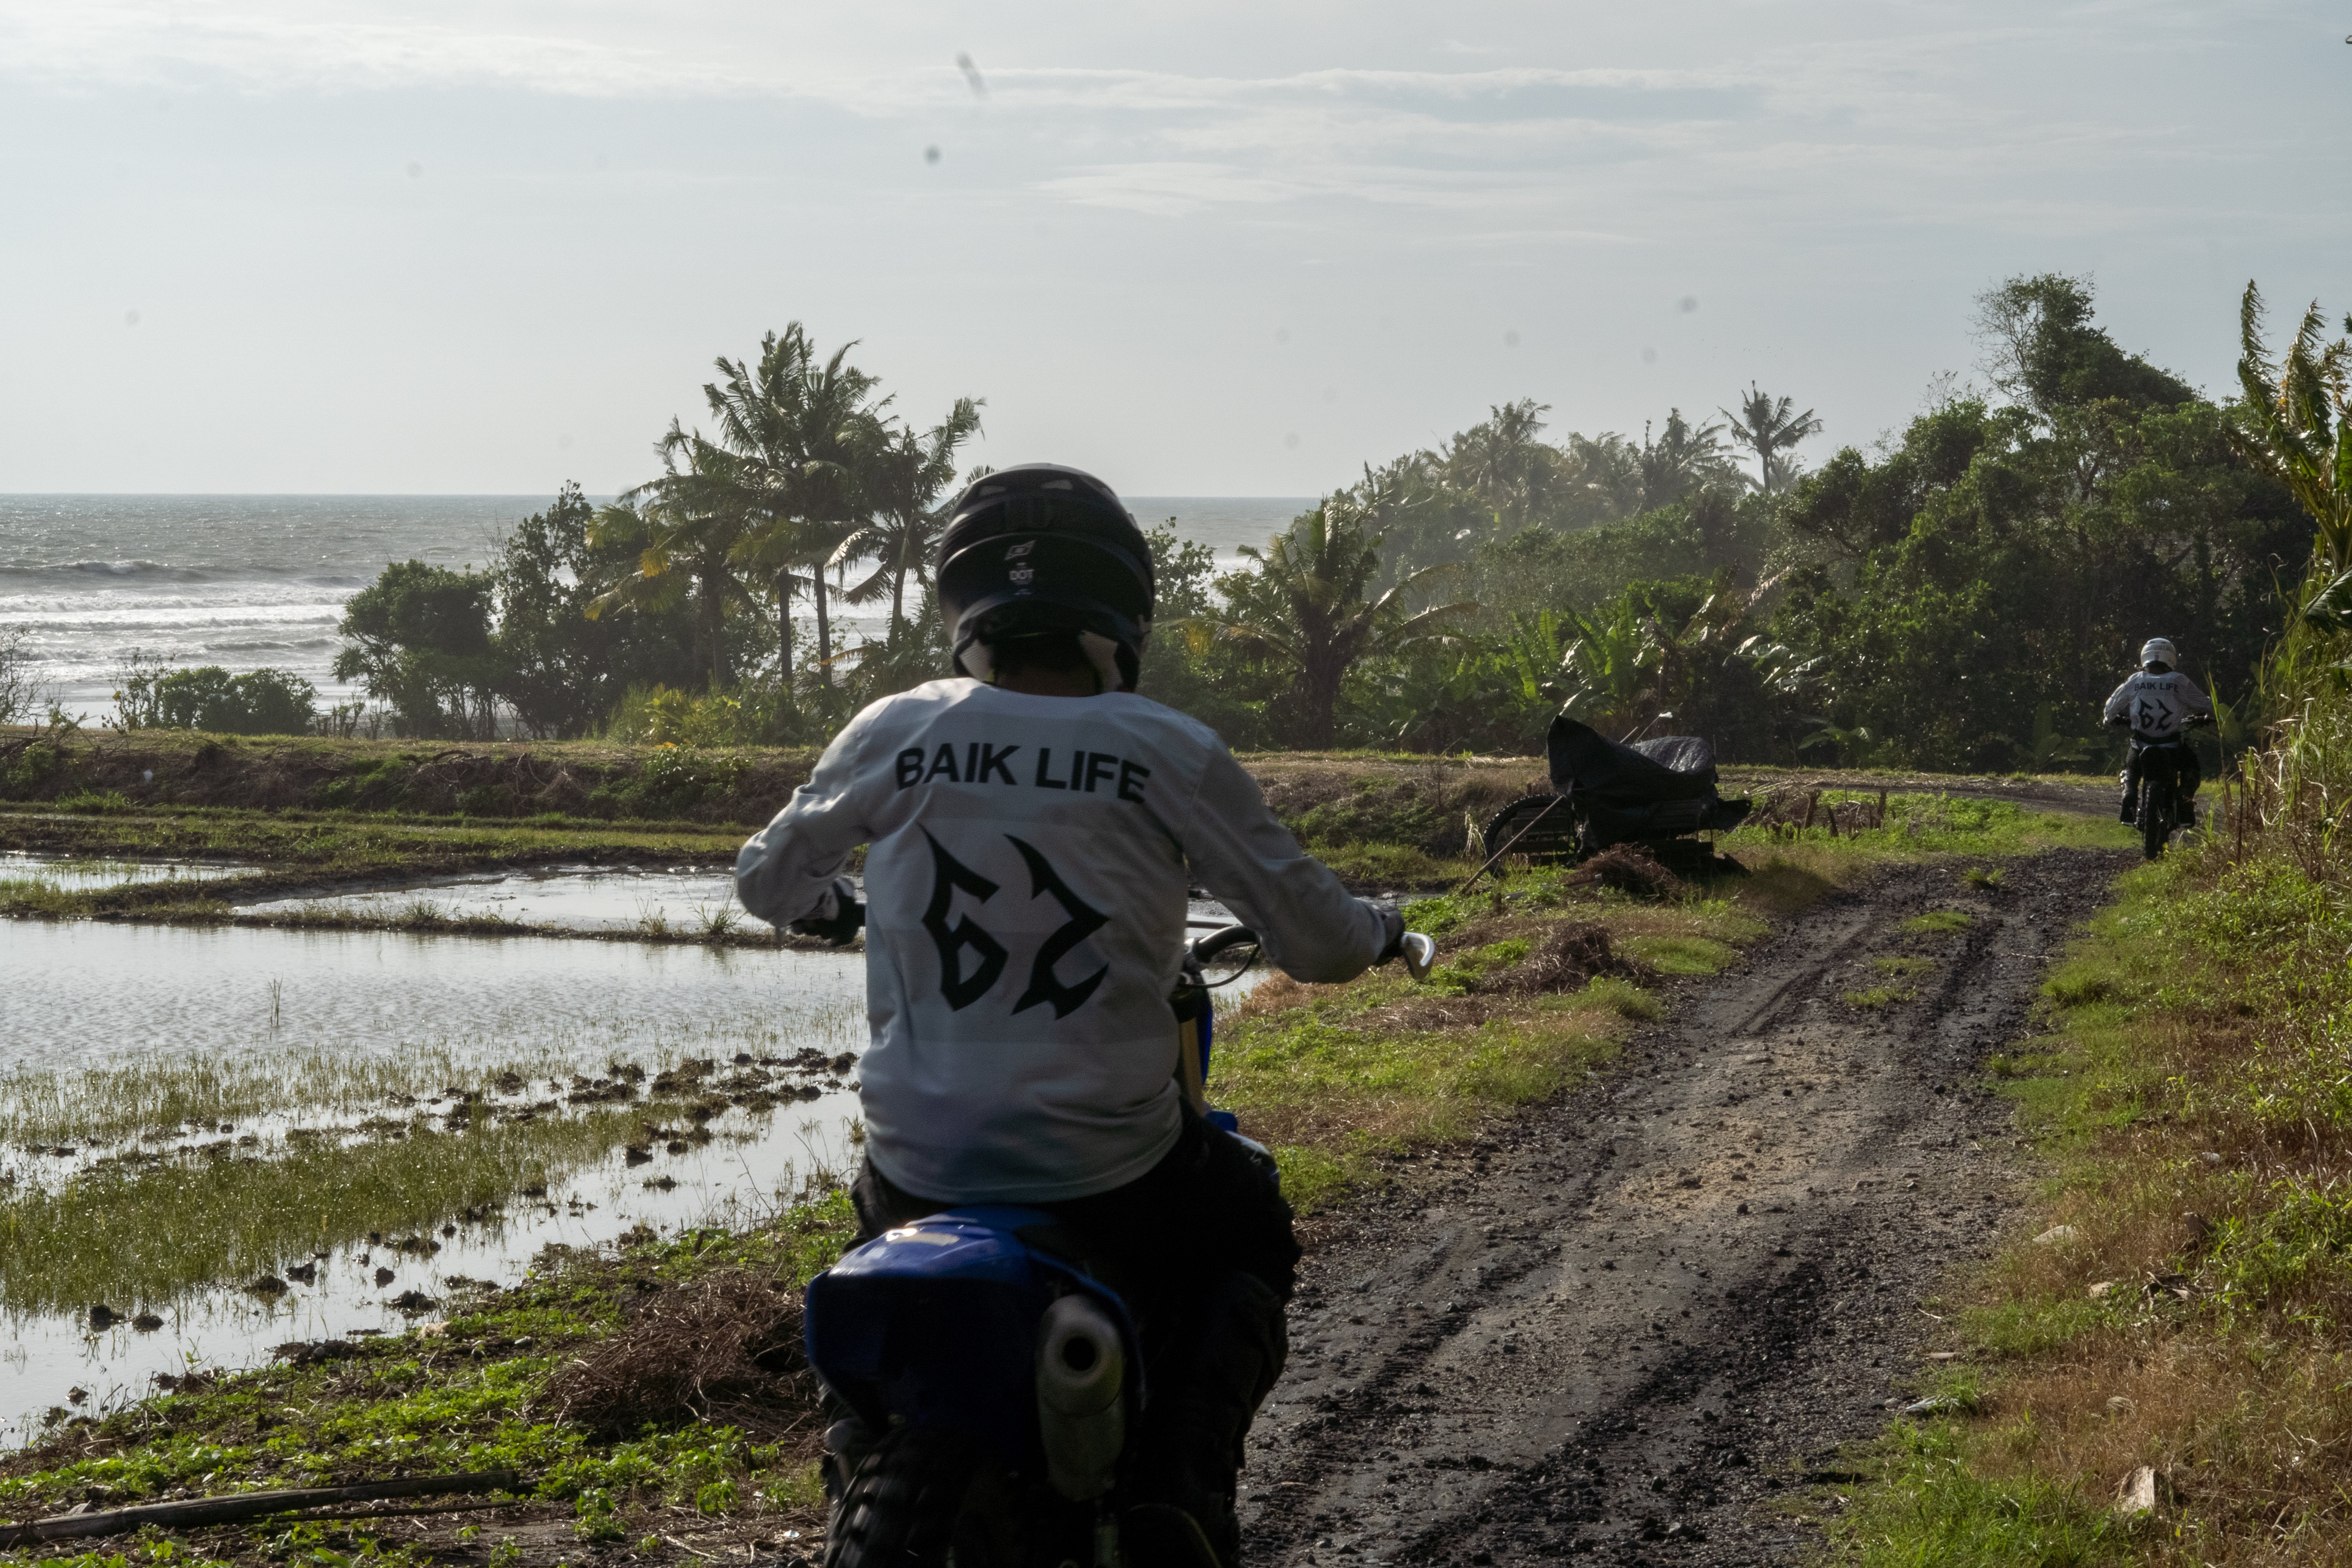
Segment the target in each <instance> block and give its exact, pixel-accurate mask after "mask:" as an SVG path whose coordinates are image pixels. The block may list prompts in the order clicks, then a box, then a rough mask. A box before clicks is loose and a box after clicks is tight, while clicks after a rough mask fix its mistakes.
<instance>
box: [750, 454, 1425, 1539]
mask: <svg viewBox="0 0 2352 1568" xmlns="http://www.w3.org/2000/svg"><path fill="white" fill-rule="evenodd" d="M936 581H937V584H938V593H939V602H940V612H941V615H942V616H943V618H944V619H945V621H946V623H947V626H948V629H949V632H950V638H951V641H952V643H953V647H954V663H955V674H954V675H953V676H952V677H950V678H948V679H940V680H934V681H931V682H929V684H927V685H923V686H919V687H917V688H915V689H913V690H910V691H904V692H900V693H898V695H896V696H893V697H887V698H884V699H883V700H880V701H878V702H876V703H874V704H873V705H872V706H870V707H868V708H866V710H864V711H863V712H861V713H859V714H858V715H857V716H856V718H855V719H853V720H852V721H850V722H849V725H848V727H847V728H845V729H844V730H843V731H842V732H841V733H840V734H839V735H837V736H836V737H835V739H834V741H833V743H832V744H831V745H829V746H828V747H826V748H825V752H824V757H823V758H822V760H820V761H819V762H818V763H817V765H816V768H815V771H814V773H812V774H811V776H810V778H809V781H808V783H806V784H803V785H802V786H801V787H800V788H799V789H798V790H796V791H794V792H793V797H792V800H791V801H790V803H789V804H787V805H785V807H784V809H783V810H782V812H780V813H778V814H777V816H776V817H775V819H774V820H773V821H772V822H771V823H770V824H769V825H768V826H766V827H765V828H764V829H762V830H761V832H760V833H758V834H757V835H755V836H754V837H752V838H751V840H750V841H749V842H748V843H746V844H745V845H744V846H743V849H742V852H741V854H740V856H739V857H738V858H737V860H736V869H735V875H736V885H737V888H738V889H739V891H740V896H741V898H742V901H743V905H744V907H745V908H746V909H748V910H751V912H752V913H753V914H755V915H758V916H760V917H761V919H763V920H766V921H771V922H772V923H776V924H780V925H789V926H790V927H791V928H792V929H793V930H794V931H802V932H806V933H813V934H816V935H819V936H823V937H826V938H828V939H830V940H833V941H835V942H846V941H848V940H849V939H850V937H851V936H852V935H853V934H854V933H855V932H856V930H857V929H858V927H859V925H860V924H861V923H862V924H863V925H864V928H865V931H866V995H867V1012H868V1016H869V1021H870V1027H871V1037H872V1045H871V1047H870V1048H869V1049H868V1050H867V1052H866V1056H865V1058H863V1060H862V1062H861V1064H860V1069H859V1070H860V1076H861V1079H862V1085H861V1098H862V1106H863V1110H864V1115H865V1121H866V1156H865V1161H864V1164H863V1168H862V1169H861V1170H860V1172H859V1173H858V1175H857V1178H856V1183H855V1185H854V1186H853V1188H852V1194H851V1195H852V1198H853V1200H854V1202H855V1204H856V1210H857V1216H858V1226H859V1239H860V1240H865V1239H868V1238H870V1237H875V1236H878V1235H880V1234H881V1233H882V1232H883V1231H884V1230H886V1229H889V1228H891V1227H893V1226H903V1225H908V1224H910V1223H912V1222H913V1221H914V1220H916V1219H919V1218H920V1217H921V1216H923V1215H929V1214H934V1213H937V1212H939V1211H940V1210H941V1209H945V1208H951V1207H954V1206H956V1205H961V1204H976V1203H992V1204H1020V1205H1033V1206H1035V1207H1039V1208H1043V1209H1046V1210H1048V1211H1050V1212H1052V1213H1053V1214H1055V1215H1056V1217H1057V1218H1058V1219H1059V1220H1060V1221H1061V1222H1062V1223H1063V1224H1064V1225H1065V1226H1066V1228H1067V1231H1068V1232H1069V1234H1070V1236H1071V1237H1072V1238H1073V1239H1074V1241H1075V1243H1076V1247H1077V1249H1078V1251H1079V1252H1080V1253H1081V1254H1082V1256H1084V1257H1085V1258H1086V1259H1087V1261H1088V1263H1089V1264H1090V1266H1092V1267H1094V1268H1096V1269H1097V1272H1098V1273H1100V1274H1101V1275H1102V1276H1103V1277H1104V1278H1105V1279H1107V1280H1108V1282H1110V1283H1112V1284H1113V1285H1114V1286H1115V1288H1117V1289H1120V1290H1121V1291H1122V1292H1123V1293H1125V1294H1126V1295H1127V1297H1128V1299H1129V1302H1130V1304H1131V1305H1133V1306H1135V1307H1136V1308H1137V1309H1138V1314H1139V1318H1140V1320H1141V1323H1142V1332H1143V1336H1144V1346H1143V1349H1144V1357H1145V1363H1146V1367H1147V1373H1148V1378H1149V1386H1150V1389H1151V1390H1152V1395H1151V1402H1150V1407H1149V1408H1148V1409H1147V1410H1146V1412H1145V1417H1144V1421H1143V1424H1142V1430H1141V1431H1140V1432H1139V1434H1138V1438H1137V1441H1136V1443H1135V1444H1134V1445H1133V1446H1132V1447H1131V1450H1130V1453H1131V1459H1130V1464H1129V1477H1130V1495H1135V1496H1140V1497H1143V1498H1145V1499H1147V1500H1150V1501H1151V1502H1152V1503H1154V1504H1155V1505H1157V1506H1156V1507H1155V1508H1154V1510H1153V1512H1154V1516H1155V1517H1154V1519H1153V1520H1152V1521H1150V1523H1151V1525H1152V1526H1153V1527H1154V1528H1155V1529H1157V1530H1158V1531H1160V1532H1162V1533H1164V1532H1165V1531H1174V1532H1175V1533H1176V1534H1177V1535H1178V1536H1179V1537H1181V1541H1180V1542H1179V1543H1178V1545H1177V1547H1176V1549H1175V1550H1176V1555H1175V1558H1174V1560H1176V1561H1184V1560H1186V1559H1187V1558H1188V1557H1189V1558H1190V1560H1192V1561H1196V1562H1198V1561H1202V1560H1204V1555H1205V1553H1206V1552H1211V1551H1213V1552H1214V1555H1215V1558H1216V1559H1217V1560H1219V1561H1221V1562H1222V1563H1226V1564H1231V1563H1234V1561H1235V1559H1236V1556H1237V1553H1238V1551H1239V1546H1240V1529H1239V1526H1238V1524H1237V1523H1236V1521H1235V1519H1234V1477H1235V1474H1236V1472H1237V1471H1238V1469H1239V1468H1240V1465H1241V1458H1242V1442H1243V1439H1244V1436H1246V1434H1247V1432H1248V1429H1249V1424H1250V1421H1251V1418H1252V1416H1253V1415H1255V1412H1256V1409H1257V1406H1258V1405H1259V1404H1260V1402H1262V1401H1263V1400H1264V1399H1265V1394H1266V1393H1267V1392H1268V1390H1270V1389H1271V1388H1272V1386H1273V1384H1274V1381H1275V1378H1276V1374H1277V1373H1279V1372H1280V1371H1281V1369H1282V1364H1283V1361H1284V1358H1285V1355H1286V1349H1287V1341H1286V1336H1285V1332H1284V1327H1283V1308H1284V1305H1285V1303H1286V1302H1287V1301H1288V1300H1289V1298H1290V1294H1291V1287H1292V1280H1293V1271H1294V1268H1295V1267H1296V1265H1297V1260H1298V1257H1299V1247H1298V1244H1297V1240H1296V1239H1295V1237H1293V1234H1292V1229H1291V1212H1290V1208H1289V1205H1287V1204H1286V1203H1285V1202H1284V1201H1283V1198H1282V1196H1281V1194H1280V1191H1279V1189H1278V1188H1277V1186H1276V1184H1275V1181H1274V1178H1273V1173H1272V1169H1271V1164H1270V1162H1267V1161H1266V1160H1265V1156H1264V1154H1263V1152H1258V1151H1256V1150H1255V1146H1254V1145H1249V1144H1246V1143H1244V1142H1242V1141H1241V1140H1239V1139H1236V1138H1234V1137H1233V1136H1232V1135H1230V1134H1228V1133H1225V1132H1223V1131H1219V1130H1218V1129H1216V1128H1214V1127H1212V1126H1210V1125H1209V1124H1208V1123H1207V1122H1205V1121H1202V1119H1201V1117H1200V1116H1199V1115H1198V1114H1197V1113H1196V1112H1194V1111H1193V1110H1192V1108H1191V1106H1190V1105H1189V1104H1188V1102H1187V1100H1186V1098H1185V1096H1184V1094H1183V1093H1182V1091H1181V1088H1180V1086H1179V1084H1178V1082H1177V1079H1176V1077H1175V1073H1176V1062H1177V1036H1176V1030H1175V1026H1174V1020H1173V1015H1172V1014H1171V1010H1170V1006H1169V998H1170V995H1171V992H1172V991H1173V990H1174V988H1175V986H1176V984H1177V980H1178V969H1179V964H1180V962H1181V954H1182V942H1183V935H1184V918H1185V909H1186V897H1187V890H1188V884H1189V883H1191V882H1192V881H1198V882H1199V883H1200V884H1202V886H1204V887H1206V888H1207V889H1209V891H1210V892H1212V893H1213V894H1214V895H1215V896H1216V897H1217V898H1219V899H1221V900H1223V901H1224V902H1225V904H1226V905H1227V906H1228V907H1230V908H1231V909H1232V910H1233V911H1234V917H1235V918H1236V919H1237V920H1239V921H1242V922H1243V923H1244V924H1247V925H1249V926H1252V927H1254V928H1255V930H1256V931H1258V933H1259V934H1260V936H1261V938H1262V940H1263V942H1264V948H1265V954H1266V956H1267V957H1268V958H1269V959H1270V960H1272V961H1273V962H1274V963H1276V965H1278V966H1279V967H1281V968H1282V969H1283V970H1285V971H1286V972H1287V973H1290V974H1291V975H1292V976H1294V977H1295V978H1297V979H1300V980H1306V981H1339V980H1346V979H1349V978H1351V977H1353V976H1354V975H1356V974H1358V973H1361V972H1362V971H1363V970H1365V969H1366V968H1368V967H1370V965H1372V964H1373V963H1380V962H1383V961H1385V960H1386V959H1388V958H1391V957H1393V956H1395V955H1396V954H1397V952H1399V950H1400V947H1401V943H1402V935H1403V921H1402V918H1401V917H1399V916H1398V915H1397V914H1396V912H1395V911H1394V910H1383V909H1381V908H1380V907H1378V906H1375V905H1372V904H1370V903H1367V902H1364V901H1362V900H1358V899H1356V898H1353V897H1351V896H1350V895H1349V893H1348V892H1347V891H1346V890H1345V889H1342V888H1341V886H1340V885H1339V879H1337V878H1336V877H1334V876H1333V875H1332V874H1331V872H1330V871H1329V870H1328V868H1326V867H1324V866H1323V865H1322V864H1321V863H1320V862H1319V861H1317V860H1315V859H1313V858H1310V857H1308V856H1307V854H1305V853H1304V852H1303V851H1302V850H1301V849H1300V848H1299V847H1298V845H1297V840H1295V839H1294V838H1293V837H1291V835H1290V834H1289V833H1288V832H1287V831H1286V829H1285V828H1284V827H1283V826H1281V824H1280V823H1278V822H1277V821H1276V820H1275V817H1274V816H1273V814H1272V813H1271V812H1270V811H1269V810H1268V809H1267V807H1266V805H1265V797H1264V796H1263V795H1261V794H1260V793H1259V790H1258V788H1257V785H1256V784H1255V781H1253V780H1252V779H1251V778H1250V776H1249V775H1248V774H1247V773H1244V772H1243V771H1242V768H1241V766H1240V764H1239V763H1236V762H1235V761H1234V758H1233V755H1232V753H1231V752H1228V751H1227V750H1226V749H1225V746H1224V744H1223V742H1221V741H1220V740H1219V739H1218V738H1217V736H1216V734H1215V733H1214V732H1213V731H1211V730H1209V729H1208V728H1207V727H1206V726H1204V725H1202V724H1200V723H1197V722H1195V721H1193V720H1192V719H1190V718H1187V717H1186V716H1184V715H1183V714H1181V713H1179V712H1177V711H1175V710H1172V709H1169V708H1164V707H1162V706H1160V704H1159V703H1157V702H1154V701H1152V700H1150V699H1148V698H1145V697H1141V696H1139V695H1137V694H1136V692H1135V689H1134V688H1135V682H1136V675H1137V668H1138V663H1139V659H1140V658H1141V656H1142V653H1143V649H1144V646H1145V642H1146V639H1147V638H1148V637H1150V629H1151V614H1152V607H1153V584H1152V572H1151V555H1150V547H1149V546H1148V545H1147V544H1146V542H1145V541H1144V539H1143V536H1142V534H1141V532H1140V531H1139V530H1138V529H1137V527H1136V525H1135V521H1134V519H1133V518H1132V517H1130V516H1129V513H1128V511H1127V509H1126V508H1125V506H1123V505H1122V504H1121V503H1120V501H1119V500H1118V496H1117V495H1116V494H1114V493H1113V492H1112V490H1111V489H1110V488H1109V487H1108V486H1107V485H1105V484H1104V483H1102V482H1101V481H1100V480H1099V479H1095V478H1093V477H1092V476H1090V475H1088V474H1085V473H1082V472H1080V471H1078V470H1076V469H1075V468H1061V467H1057V466H1055V465H1050V464H1031V465H1025V466H1023V467H1019V468H1007V469H1004V470H1002V471H1000V472H997V473H992V474H990V475H987V476H986V477H984V478H982V479H979V480H977V481H975V482H974V483H973V484H971V486H970V487H969V488H968V489H965V491H964V492H963V494H962V495H961V497H960V498H959V499H958V500H956V501H955V503H954V505H953V506H952V508H951V509H950V518H949V522H948V526H947V530H946V532H945V535H944V536H943V538H942V540H941V542H940V549H939V556H938V563H937V575H936ZM861 844H862V845H866V846H867V850H866V905H865V907H864V908H863V909H861V908H860V906H859V905H858V903H857V901H856V893H855V890H854V889H853V888H852V887H851V885H850V884H849V883H848V882H847V881H846V880H845V879H842V877H841V872H842V870H843V868H844V865H845V861H846V859H847V857H848V856H849V854H850V851H851V850H852V849H853V848H855V847H856V846H858V845H861ZM875 1436H878V1435H873V1434H866V1433H864V1432H863V1430H862V1428H860V1427H859V1426H857V1424H856V1423H855V1422H854V1421H850V1422H842V1423H837V1424H836V1426H835V1428H834V1430H833V1432H832V1433H830V1434H829V1435H828V1446H829V1447H833V1448H834V1449H835V1454H836V1455H837V1456H838V1457H839V1458H840V1459H841V1461H842V1468H841V1470H840V1472H839V1475H840V1478H841V1479H846V1477H847V1476H848V1475H849V1474H850V1473H852V1472H853V1471H854V1468H855V1464H856V1458H857V1457H858V1455H859V1451H860V1450H861V1448H862V1447H864V1446H866V1445H867V1444H870V1443H871V1442H872V1441H873V1440H874V1438H875ZM1170 1510H1181V1514H1174V1513H1171V1511H1170ZM1194 1525H1197V1526H1199V1531H1197V1532H1196V1531H1194V1529H1193V1526H1194ZM1129 1528H1130V1529H1131V1530H1132V1529H1134V1528H1135V1521H1133V1520H1132V1519H1130V1521H1129ZM1203 1537H1205V1539H1203ZM1150 1554H1151V1553H1150V1549H1149V1548H1147V1549H1146V1551H1145V1552H1141V1553H1139V1555H1142V1556H1146V1557H1148V1556H1150Z"/></svg>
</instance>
